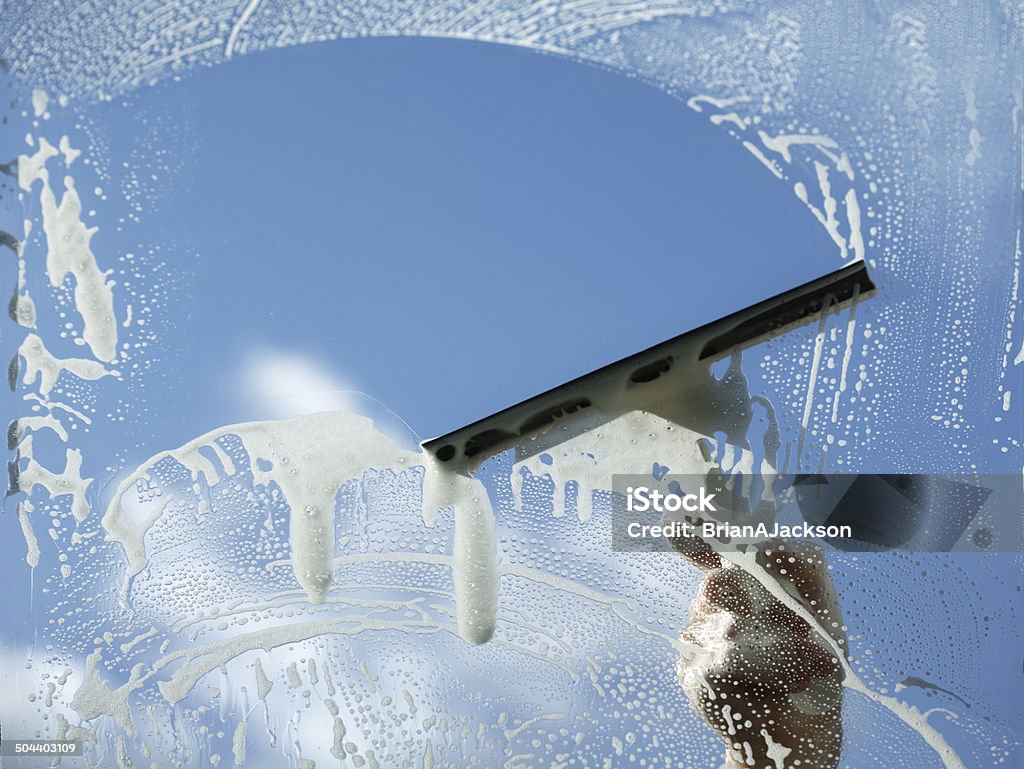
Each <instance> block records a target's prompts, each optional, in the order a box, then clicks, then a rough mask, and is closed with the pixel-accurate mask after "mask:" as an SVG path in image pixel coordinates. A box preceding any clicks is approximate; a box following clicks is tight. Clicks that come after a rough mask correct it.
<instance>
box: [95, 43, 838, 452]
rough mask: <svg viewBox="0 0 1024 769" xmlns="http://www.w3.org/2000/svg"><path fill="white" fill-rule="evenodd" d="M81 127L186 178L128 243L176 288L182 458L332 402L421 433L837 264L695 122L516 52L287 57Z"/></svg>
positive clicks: (815, 235)
mask: <svg viewBox="0 0 1024 769" xmlns="http://www.w3.org/2000/svg"><path fill="white" fill-rule="evenodd" d="M100 115H101V116H102V118H105V119H107V120H109V123H108V124H107V125H106V130H107V131H109V133H110V135H111V141H112V144H116V143H117V141H118V140H122V141H125V140H126V143H131V140H132V137H131V136H123V135H122V136H119V134H124V133H126V132H136V133H139V132H140V128H139V123H138V121H139V119H140V117H139V116H146V117H145V119H146V120H147V121H152V120H154V118H153V116H154V115H155V116H157V117H156V118H155V120H156V121H158V122H159V121H165V123H164V125H163V126H157V127H156V129H155V130H157V131H158V132H161V131H162V132H163V133H165V134H169V135H170V136H171V137H174V138H173V141H172V146H174V147H176V149H177V151H178V152H179V156H178V159H180V160H181V162H182V164H183V166H184V167H183V169H182V170H181V172H180V180H181V182H180V183H177V184H175V185H172V189H171V190H170V191H167V190H163V191H161V193H160V195H159V197H158V202H157V203H156V204H154V205H152V206H147V208H146V210H145V212H144V214H143V217H142V224H141V225H140V226H139V227H136V228H135V230H134V234H135V235H136V236H138V235H140V234H143V235H145V236H147V237H149V238H150V239H151V241H152V240H161V239H162V238H165V237H167V236H170V237H172V238H173V240H174V242H175V243H177V244H181V245H182V246H183V248H181V253H178V254H173V255H171V257H170V258H171V259H173V260H178V261H179V264H181V263H183V264H185V265H188V267H190V268H192V269H193V270H194V272H195V279H194V281H193V286H192V295H191V298H190V299H189V300H187V305H188V306H187V312H188V317H182V318H180V319H179V322H178V326H179V332H180V336H178V337H176V338H175V339H174V340H173V341H174V344H175V345H178V344H181V345H184V346H185V347H187V350H188V354H187V360H188V362H187V373H184V377H185V379H186V380H187V382H188V383H189V384H188V385H187V388H186V389H187V392H188V397H187V399H185V400H184V401H183V402H182V403H180V404H172V403H171V402H170V401H167V400H164V401H163V405H164V406H167V407H171V406H173V411H174V412H175V413H177V414H179V415H180V413H181V410H182V409H183V410H184V412H185V413H190V414H192V415H193V416H195V417H196V418H197V420H198V423H193V426H192V427H190V428H189V430H188V431H185V432H183V434H182V435H181V436H180V437H181V440H185V439H187V438H189V437H191V436H192V435H194V434H195V432H196V430H195V429H193V428H194V427H199V428H204V429H205V428H211V427H214V426H216V425H220V424H224V423H226V422H231V421H237V420H239V419H259V418H267V417H271V416H281V415H282V413H280V412H281V410H282V409H284V410H285V411H287V410H288V408H289V407H287V406H285V405H283V404H284V401H281V400H277V401H274V399H273V398H271V399H270V402H268V399H267V398H262V399H259V398H257V399H255V400H254V399H253V398H248V397H240V396H244V395H245V393H250V394H252V393H263V394H264V395H267V394H268V393H273V392H274V390H275V388H276V389H277V390H278V391H279V393H278V394H281V393H290V392H294V391H295V390H296V389H307V390H308V389H310V388H313V389H316V388H318V387H320V386H321V385H322V384H323V383H325V382H329V381H331V382H334V383H335V384H336V385H337V386H339V387H343V388H352V389H358V390H361V391H364V392H366V393H368V394H370V395H371V396H373V397H374V398H377V399H379V400H380V401H382V402H383V403H385V404H387V406H388V407H390V408H391V409H392V410H393V411H395V412H396V413H397V414H399V415H400V416H401V417H402V418H403V419H404V420H406V421H407V422H408V423H409V424H410V425H411V426H412V427H413V428H414V429H415V431H416V432H417V433H418V434H419V435H421V436H424V437H427V436H430V435H434V434H439V433H441V432H444V431H447V430H449V429H453V428H455V427H457V426H459V425H461V424H464V423H466V422H468V421H471V420H473V419H476V418H479V417H482V416H485V415H486V414H488V413H491V412H493V411H495V410H497V409H499V408H501V407H503V406H505V405H509V404H511V403H513V402H516V401H518V400H521V399H522V398H525V397H528V396H529V395H532V394H535V393H536V392H539V391H542V390H544V389H546V388H548V387H551V386H553V385H555V384H558V383H560V382H562V381H565V380H567V379H569V378H571V377H573V376H577V375H579V374H582V373H584V372H586V371H588V370H591V369H593V368H596V367H598V366H600V365H602V364H604V363H607V362H610V361H612V360H615V359H617V358H619V357H621V356H623V355H627V354H629V353H632V352H635V351H637V350H640V349H642V348H643V347H645V346H648V345H650V344H653V343H656V342H658V341H661V340H663V339H666V338H669V337H672V336H674V335H676V334H678V333H680V332H682V331H685V330H687V329H689V328H692V327H694V326H696V325H699V324H700V323H702V322H706V321H708V320H712V319H714V318H717V317H719V316H721V315H724V314H726V313H728V312H730V311H732V310H736V309H739V308H741V307H743V306H746V305H748V304H751V303H753V302H755V301H757V300H759V299H763V298H765V297H767V296H770V295H772V294H774V293H778V292H779V291H782V290H785V289H787V288H789V287H791V286H793V285H796V284H798V283H801V282H804V281H805V280H807V279H809V278H811V277H814V276H817V275H820V274H823V273H825V272H828V271H830V270H832V269H835V268H837V267H839V266H840V262H839V260H838V258H837V252H836V249H835V247H834V245H832V243H831V242H830V241H829V239H828V237H827V235H826V234H825V233H824V231H823V230H822V229H821V227H820V226H819V225H818V224H817V223H816V222H815V221H814V220H813V218H812V217H811V216H810V214H809V213H808V212H807V210H806V209H805V208H804V207H803V206H802V205H801V204H800V203H799V201H797V200H796V199H795V197H794V196H793V195H791V194H788V193H787V192H786V191H785V190H784V189H782V187H781V186H782V183H781V182H779V181H777V180H776V179H774V178H773V177H772V176H771V175H770V174H768V173H767V172H766V171H765V169H764V168H763V167H762V166H761V165H760V164H759V163H758V162H757V160H756V159H754V158H753V157H752V156H750V155H749V154H748V153H746V152H745V151H743V150H742V148H741V147H739V146H738V144H737V143H736V142H735V141H734V140H732V139H730V138H729V137H727V136H725V135H724V132H722V131H721V129H719V128H716V127H714V126H712V125H710V124H709V123H708V122H707V120H706V117H705V116H703V115H699V114H697V113H695V112H693V111H692V110H690V109H689V108H688V107H687V106H686V105H685V104H684V103H683V102H681V101H679V100H676V99H673V98H671V97H669V96H667V95H666V94H665V93H663V92H662V91H659V90H656V89H654V88H652V87H650V86H647V85H645V84H644V83H642V82H639V81H637V80H634V79H630V78H627V77H625V76H623V75H621V74H616V73H610V72H607V71H603V70H600V69H598V68H595V67H591V66H586V65H581V64H579V63H578V62H571V61H567V60H564V59H561V58H556V57H552V56H545V55H538V54H537V53H535V52H530V51H525V50H520V49H515V48H509V47H499V46H493V45H486V44H479V43H469V42H453V41H436V40H413V39H387V40H372V41H365V40H364V41H346V42H345V43H344V44H326V45H310V46H303V47H300V48H295V49H290V50H284V51H275V52H272V53H267V54H261V55H259V56H252V57H244V58H242V59H239V60H236V61H232V62H230V63H228V64H226V65H224V66H221V67H218V68H216V69H213V70H209V71H203V72H200V73H199V74H198V75H195V76H192V77H189V78H186V79H185V80H184V81H183V82H180V83H176V84H175V83H172V84H166V85H162V86H159V87H157V88H152V89H144V90H141V91H139V92H138V93H137V95H135V96H133V97H132V102H131V105H130V107H129V109H128V110H125V109H124V108H123V107H122V106H121V105H120V104H117V103H115V104H112V105H110V106H109V107H108V108H105V109H104V110H100ZM160 116H164V117H160ZM182 126H185V127H186V129H185V130H184V131H182V128H181V127H182ZM149 128H152V125H151V124H149ZM147 130H149V129H147ZM175 135H176V136H175ZM135 140H136V141H138V136H136V137H135ZM99 237H102V236H99ZM189 253H195V254H197V257H196V258H195V260H194V261H190V259H189V256H188V254H189ZM300 359H302V360H301V365H300ZM282 360H287V361H289V366H284V367H282V366H281V365H280V364H281V362H282ZM296 367H298V368H305V370H306V372H307V373H308V374H310V376H311V377H312V378H311V379H308V380H305V381H307V384H303V383H302V382H298V381H293V382H287V381H283V380H280V378H278V379H277V380H275V381H276V382H277V383H276V384H274V382H272V381H271V380H273V379H274V376H273V375H272V374H269V373H268V369H276V370H277V371H283V370H285V369H287V368H291V369H293V370H294V369H296ZM240 376H241V377H242V378H243V380H244V381H238V380H239V377H240ZM317 382H319V383H320V384H319V385H318V384H316V383H317ZM171 398H172V399H173V395H172V396H171ZM286 400H287V399H286ZM293 400H294V399H293ZM275 403H276V404H277V405H276V406H275ZM189 421H192V420H189ZM171 442H172V443H173V442H174V441H173V440H172V441H171ZM165 445H166V444H165Z"/></svg>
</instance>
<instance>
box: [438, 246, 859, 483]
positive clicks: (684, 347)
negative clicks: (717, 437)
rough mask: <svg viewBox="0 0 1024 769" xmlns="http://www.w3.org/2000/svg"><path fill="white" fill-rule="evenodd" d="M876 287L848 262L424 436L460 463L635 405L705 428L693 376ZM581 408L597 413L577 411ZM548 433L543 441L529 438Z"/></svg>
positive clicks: (534, 447)
mask: <svg viewBox="0 0 1024 769" xmlns="http://www.w3.org/2000/svg"><path fill="white" fill-rule="evenodd" d="M874 291H875V286H874V284H873V283H872V282H871V278H870V277H869V276H868V271H867V267H866V266H865V264H864V262H857V263H854V264H851V265H848V266H846V267H844V268H842V269H840V270H836V271H835V272H831V273H829V274H827V275H824V276H822V277H820V278H817V279H815V280H812V281H809V282H808V283H805V284H803V285H801V286H798V287H796V288H793V289H790V290H789V291H786V292H784V293H782V294H779V295H777V296H774V297H772V298H770V299H765V300H764V301H761V302H758V303H757V304H755V305H753V306H751V307H748V308H746V309H744V310H739V311H738V312H734V313H732V314H730V315H726V316H725V317H723V318H721V319H719V320H716V321H712V322H711V323H707V324H705V325H702V326H700V327H698V328H695V329H693V330H691V331H686V332H684V333H682V334H680V335H678V336H676V337H673V338H672V339H669V340H667V341H665V342H661V343H660V344H656V345H654V346H653V347H649V348H648V349H646V350H643V351H641V352H638V353H635V354H633V355H630V356H628V357H626V358H623V359H621V360H618V361H616V362H614V363H609V364H608V365H606V366H603V367H601V368H599V369H597V370H596V371H592V372H591V373H589V374H584V375H583V376H581V377H578V378H576V379H573V380H571V381H569V382H566V383H565V384H562V385H559V386H557V387H554V388H552V389H550V390H548V391H546V392H543V393H541V394H539V395H535V396H533V397H532V398H528V399H526V400H524V401H521V402H520V403H517V404H515V405H514V406H509V407H508V408H505V409H502V410H501V411H498V412H497V413H495V414H492V415H491V416H488V417H485V418H483V419H480V420H477V421H475V422H472V423H470V424H468V425H466V426H465V427H461V428H459V429H457V430H453V431H452V432H449V433H447V434H445V435H442V436H439V437H437V438H432V439H430V440H427V441H424V442H423V444H422V446H423V449H424V450H425V451H428V452H430V453H431V454H432V455H434V456H435V457H436V458H437V459H438V460H440V461H441V462H446V463H451V464H452V465H455V466H472V465H476V464H478V463H479V462H481V461H483V460H484V459H486V458H487V457H489V456H491V455H493V454H496V453H498V452H500V451H503V450H505V449H508V448H511V447H512V446H516V450H517V453H518V454H519V456H520V457H523V456H530V455H532V454H535V453H538V452H540V451H546V450H548V449H549V448H551V446H553V445H557V444H558V443H561V442H562V441H563V440H567V439H568V438H570V437H572V435H574V434H575V431H558V430H553V429H552V428H554V427H555V426H556V425H557V424H558V423H560V422H576V421H582V422H585V423H586V429H592V428H593V427H594V426H595V425H596V424H601V423H603V422H607V421H610V420H611V419H612V418H614V417H615V416H617V415H618V414H621V413H624V412H625V411H629V410H634V409H636V408H645V409H649V410H652V411H655V412H658V411H659V410H662V411H667V412H669V413H663V416H665V417H666V418H669V419H671V420H672V421H674V422H677V423H679V424H686V423H687V422H693V423H694V424H693V426H695V427H698V428H699V427H701V424H700V422H701V414H702V413H704V414H705V417H704V419H706V418H707V417H706V412H707V409H706V408H703V407H704V406H706V405H708V404H704V403H701V402H700V397H701V395H700V394H701V393H702V392H703V390H702V388H700V387H697V386H695V383H696V382H699V381H700V380H701V379H702V378H704V377H707V376H709V373H708V368H709V364H710V363H712V362H714V361H715V360H718V359H720V358H723V357H726V356H728V355H731V354H732V353H733V352H734V351H736V350H738V349H742V348H744V347H748V346H750V345H753V344H756V343H758V342H761V341H764V340H766V339H769V338H771V337H773V336H776V335H778V334H780V333H783V332H785V331H787V330H789V329H792V328H795V327H796V326H799V325H802V324H804V323H808V322H810V321H812V320H814V319H815V318H818V317H820V316H821V315H822V313H823V312H825V311H827V310H829V309H831V308H840V307H843V306H845V305H848V304H850V303H852V302H855V301H857V300H858V298H861V297H865V296H867V295H869V294H872V293H873V292H874ZM688 393H690V394H692V395H693V399H692V400H688V399H687V394H688ZM582 414H588V415H590V414H592V415H594V416H593V418H591V419H587V420H577V419H576V418H575V417H578V416H580V415H582ZM687 426H690V425H687ZM542 434H543V438H544V439H542V440H535V441H530V442H524V441H523V439H524V438H531V437H538V436H541V435H542Z"/></svg>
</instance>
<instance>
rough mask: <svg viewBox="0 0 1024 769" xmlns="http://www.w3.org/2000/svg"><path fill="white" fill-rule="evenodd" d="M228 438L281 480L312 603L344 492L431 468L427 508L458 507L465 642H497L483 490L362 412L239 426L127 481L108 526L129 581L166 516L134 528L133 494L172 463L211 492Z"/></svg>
mask: <svg viewBox="0 0 1024 769" xmlns="http://www.w3.org/2000/svg"><path fill="white" fill-rule="evenodd" d="M227 435H237V436H238V437H239V439H240V440H241V441H242V443H243V445H244V446H245V448H246V450H247V452H248V454H249V457H250V466H251V469H252V473H253V479H254V482H255V483H257V484H261V485H263V486H264V487H269V484H270V482H271V481H274V482H275V483H276V484H277V486H278V487H279V488H280V489H281V492H282V494H283V496H284V499H285V501H286V502H287V504H288V507H289V509H290V511H291V512H290V516H289V545H290V547H291V561H290V563H291V567H292V571H293V573H294V575H295V579H296V581H297V582H298V583H299V585H300V586H301V587H302V588H303V589H304V590H305V591H306V594H307V596H308V598H309V600H310V601H312V602H313V603H320V602H322V601H323V600H324V599H325V598H326V595H327V592H328V591H329V589H330V587H331V583H332V581H333V578H334V569H335V563H334V558H335V556H334V547H335V536H334V516H335V498H336V495H337V492H338V489H339V488H340V487H341V484H342V483H343V482H344V481H346V480H347V479H349V478H351V477H354V476H358V475H359V474H361V473H362V472H363V471H364V470H365V469H367V468H369V467H376V468H378V469H391V470H394V471H396V472H401V471H403V470H406V469H408V468H410V467H414V466H425V467H426V469H427V472H426V473H425V476H424V486H423V495H424V503H423V504H424V510H425V511H426V510H436V509H437V508H438V507H445V506H453V507H454V508H455V535H454V558H453V570H452V571H453V577H454V581H455V595H456V606H457V607H458V619H459V630H460V635H461V636H462V637H463V638H464V639H466V640H467V641H470V642H471V643H482V642H484V641H486V640H487V639H488V638H490V636H491V634H492V633H493V632H494V623H495V619H496V613H497V594H498V570H497V548H496V543H495V533H494V519H493V513H492V511H491V508H490V501H489V500H488V499H487V495H486V493H484V490H483V488H482V486H480V485H479V484H478V483H477V482H476V481H474V480H472V479H470V478H467V477H464V476H459V475H456V474H454V473H451V472H449V471H447V470H445V469H443V468H442V467H440V466H439V465H438V464H436V463H434V460H433V458H432V457H430V456H427V455H425V454H420V453H414V452H409V451H404V450H402V449H399V448H398V447H397V446H396V445H395V444H394V443H392V442H391V441H390V440H389V439H388V438H386V437H385V436H384V435H383V434H381V433H380V432H378V431H377V430H376V429H375V428H374V426H373V423H372V421H371V420H369V419H367V418H365V417H361V416H358V415H355V414H346V413H339V412H330V413H321V414H314V415H309V416H303V417H297V418H295V419H292V420H286V421H283V422H253V423H248V424H241V425H232V426H228V427H224V428H220V429H218V430H215V431H213V432H211V433H207V434H206V435H204V436H201V437H200V438H197V439H196V440H194V441H191V442H190V443H188V444H186V445H185V446H182V447H181V448H179V449H176V450H174V451H166V452H162V453H160V454H158V455H156V456H155V457H153V458H151V459H150V460H149V461H148V462H146V463H145V464H144V465H143V466H142V467H140V468H139V469H138V470H137V471H136V472H135V473H133V474H132V475H131V476H130V477H128V478H126V479H125V480H124V481H122V483H121V484H120V486H119V487H118V489H117V491H116V492H115V494H114V497H113V499H112V501H111V503H110V505H109V506H108V508H107V511H106V513H105V514H104V516H103V519H102V525H103V528H104V529H105V530H106V532H107V536H108V538H109V539H111V540H113V541H116V542H119V543H121V545H122V547H124V550H125V553H126V555H127V557H128V562H129V574H130V576H134V575H136V574H138V573H139V572H141V571H142V569H143V568H145V565H146V563H147V562H148V558H147V555H146V546H145V536H146V532H147V531H148V530H149V528H150V527H151V526H152V525H153V523H154V522H155V521H156V520H157V518H158V517H159V515H160V514H162V513H154V514H151V515H150V516H148V517H147V518H146V520H145V521H143V523H142V524H141V525H140V524H136V523H133V522H132V520H131V519H130V518H129V517H128V516H127V515H126V514H125V512H124V510H123V509H122V498H123V497H124V495H125V494H127V493H131V489H132V487H133V486H134V484H135V482H136V481H137V480H139V479H141V478H143V477H145V476H146V475H147V474H148V473H149V471H150V470H151V469H152V468H153V467H154V466H155V465H156V464H157V463H159V462H160V461H162V460H164V459H167V458H171V459H174V460H175V461H177V462H178V463H180V464H181V465H182V466H184V467H185V468H187V469H189V470H190V471H191V473H192V477H193V481H194V483H195V484H198V488H199V489H200V491H202V487H203V483H201V482H200V481H203V482H205V481H207V480H208V479H209V478H215V479H216V478H219V476H218V474H217V470H216V468H215V467H213V465H212V464H211V462H210V461H209V460H208V459H207V458H206V457H204V456H203V455H202V454H201V453H200V451H199V449H200V448H201V447H205V446H210V445H212V444H215V443H216V441H217V440H218V439H219V438H222V437H224V436H227ZM310 447H311V448H310ZM261 459H262V460H264V461H270V462H271V465H272V467H271V469H269V470H265V471H264V470H261V469H260V466H261V463H260V461H259V460H261ZM225 467H227V464H226V465H225ZM164 504H165V505H166V504H168V503H167V502H165V503H164Z"/></svg>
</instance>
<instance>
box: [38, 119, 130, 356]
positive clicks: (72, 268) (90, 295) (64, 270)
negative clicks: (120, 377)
mask: <svg viewBox="0 0 1024 769" xmlns="http://www.w3.org/2000/svg"><path fill="white" fill-rule="evenodd" d="M63 143H64V142H62V144H63ZM69 152H71V150H70V147H68V148H67V149H66V150H65V156H66V157H70V154H69ZM57 153H58V150H57V149H55V148H54V147H53V145H51V144H50V143H49V142H47V141H46V139H45V138H40V139H39V149H38V150H37V151H36V153H35V154H34V155H32V156H26V155H21V156H20V157H19V158H18V184H19V186H20V187H21V189H22V190H24V191H25V192H31V191H32V186H33V185H34V183H35V182H36V181H39V182H41V183H42V190H41V191H40V194H39V202H40V206H41V208H42V219H43V232H44V233H45V234H46V243H47V252H46V272H47V274H48V276H49V279H50V285H51V286H54V287H55V288H56V287H59V286H61V285H62V284H63V283H64V280H65V278H66V277H67V276H68V275H71V276H73V277H74V280H75V286H74V305H75V310H76V311H77V312H78V314H79V315H80V316H81V318H82V338H83V339H84V340H85V342H86V344H88V345H89V348H90V349H91V350H92V352H93V355H95V356H96V357H97V359H99V360H101V361H106V362H112V361H113V360H115V358H116V357H117V336H118V332H117V319H116V317H115V316H114V293H113V284H112V283H111V282H110V281H108V280H107V277H108V274H107V273H105V272H103V271H102V270H100V268H99V266H98V265H97V264H96V257H95V255H94V254H93V253H92V249H91V248H90V245H89V244H90V241H91V240H92V237H93V235H95V234H96V231H97V228H95V227H92V228H90V227H86V226H85V224H84V223H83V222H82V201H81V199H80V198H79V196H78V192H77V190H76V189H75V183H74V179H73V178H72V177H70V176H66V177H65V178H64V193H63V196H62V197H61V201H60V203H59V204H58V203H57V200H56V197H55V195H54V192H53V188H52V187H51V186H50V177H49V173H48V172H47V169H46V165H47V162H48V161H49V160H50V159H51V158H53V157H54V156H56V155H57ZM72 159H73V158H72Z"/></svg>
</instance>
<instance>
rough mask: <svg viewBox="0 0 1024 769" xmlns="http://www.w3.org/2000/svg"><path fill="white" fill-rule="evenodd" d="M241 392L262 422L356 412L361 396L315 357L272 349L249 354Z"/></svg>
mask: <svg viewBox="0 0 1024 769" xmlns="http://www.w3.org/2000/svg"><path fill="white" fill-rule="evenodd" d="M241 380H242V381H241V391H242V393H243V395H244V397H245V398H246V400H247V401H248V402H249V404H250V406H252V407H253V408H254V409H255V410H256V411H257V412H258V413H259V415H260V417H261V418H263V419H284V418H286V417H294V416H300V415H302V414H315V413H317V412H320V411H352V410H355V407H356V404H357V402H358V400H359V394H358V393H357V392H355V391H354V390H353V388H352V387H351V385H349V384H348V383H347V382H345V381H344V380H343V379H342V378H341V377H339V376H338V375H337V374H335V373H334V372H333V371H331V370H330V369H329V368H328V367H327V366H325V365H324V364H323V363H321V362H320V361H319V360H317V359H316V358H314V357H311V356H309V355H305V354H303V353H297V352H293V351H286V350H280V349H273V348H259V349H255V350H253V351H252V352H250V353H249V354H248V355H247V356H246V358H245V360H244V361H243V363H242V367H241Z"/></svg>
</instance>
